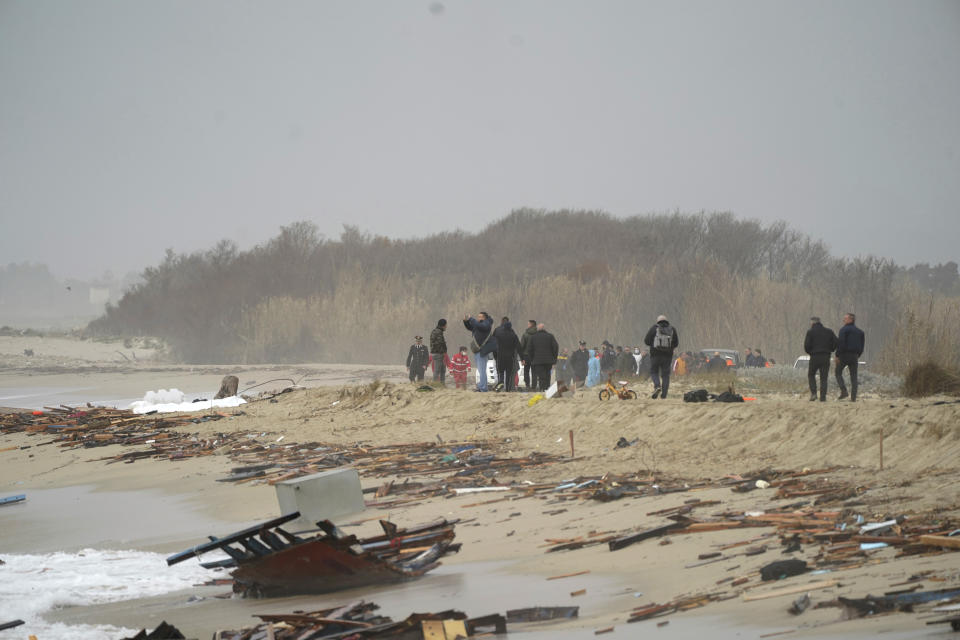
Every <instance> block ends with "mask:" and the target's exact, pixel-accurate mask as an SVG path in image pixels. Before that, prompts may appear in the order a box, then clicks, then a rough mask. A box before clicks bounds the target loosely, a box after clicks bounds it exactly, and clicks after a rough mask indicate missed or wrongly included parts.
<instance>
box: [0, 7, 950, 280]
mask: <svg viewBox="0 0 960 640" xmlns="http://www.w3.org/2000/svg"><path fill="white" fill-rule="evenodd" d="M958 34H960V3H957V2H953V1H936V2H935V1H924V2H917V3H909V4H907V3H899V2H882V1H881V2H872V1H866V0H859V1H850V2H840V3H836V2H807V3H793V2H776V1H774V2H765V1H759V0H758V1H750V2H729V3H722V4H721V3H713V2H705V1H704V2H689V3H683V4H673V3H666V4H663V3H653V2H628V1H617V2H613V1H611V2H589V3H588V2H561V1H556V2H553V1H549V2H548V1H546V0H543V1H537V2H533V1H531V2H508V1H505V0H504V1H496V0H491V1H488V2H483V3H466V2H455V1H450V2H443V3H440V2H406V1H397V2H391V3H376V4H374V3H357V2H339V1H338V2H321V3H317V2H285V3H282V4H272V3H271V4H268V3H256V2H247V3H235V2H230V3H228V2H222V1H216V2H213V1H211V2H186V1H179V2H178V1H174V2H165V3H125V2H119V1H103V0H101V1H93V2H86V3H63V2H52V1H43V0H41V1H35V2H18V1H16V0H0V82H2V86H3V87H4V95H3V98H2V99H0V141H2V144H0V217H2V222H3V233H2V234H0V256H2V263H3V264H6V263H10V262H24V261H30V262H36V263H43V264H47V265H49V267H50V269H51V270H52V271H53V272H54V273H55V274H56V275H57V276H58V277H61V278H67V277H77V278H93V277H97V276H99V275H100V274H102V273H103V272H104V271H105V270H111V271H113V272H114V273H115V274H116V275H117V276H118V277H119V276H123V275H124V274H125V273H128V272H130V271H137V272H139V271H141V270H142V269H143V268H144V267H147V266H150V265H154V264H156V263H157V262H159V261H160V260H161V259H162V257H163V253H164V251H165V250H166V249H167V248H168V247H169V248H172V249H174V250H175V251H177V252H178V253H181V252H191V251H196V250H202V249H206V248H210V247H212V246H213V245H214V244H215V243H216V242H217V241H218V240H220V239H222V238H229V239H231V240H234V241H235V242H237V244H238V245H239V246H240V247H241V248H243V249H246V248H249V247H252V246H253V245H256V244H259V243H262V242H264V241H266V240H267V239H269V238H270V237H272V236H274V235H276V233H277V232H278V231H279V228H280V226H282V225H285V224H289V223H291V222H295V221H298V220H310V221H313V222H315V223H316V224H317V225H318V227H319V229H320V231H321V232H322V233H324V234H325V235H326V236H328V237H331V238H337V237H339V235H340V231H341V229H342V226H343V225H344V224H350V225H356V226H358V227H359V228H360V229H361V230H363V231H369V232H370V233H373V234H379V235H386V236H389V237H403V238H407V237H415V236H426V235H430V234H433V233H437V232H441V231H451V230H454V229H457V228H460V229H463V230H466V231H470V232H476V231H479V230H480V229H482V228H483V227H484V226H486V225H487V224H489V223H490V222H492V221H494V220H496V219H499V218H502V217H503V216H505V215H507V214H508V213H509V212H510V211H511V210H512V209H516V208H520V207H533V208H543V209H549V210H554V209H562V208H569V209H596V210H603V211H606V212H609V213H611V214H613V215H616V216H620V217H625V216H631V215H637V214H647V213H662V212H668V211H674V210H679V211H681V212H690V213H695V212H699V211H701V210H704V211H707V212H712V211H731V212H733V213H734V214H735V215H736V216H738V217H740V218H749V219H756V220H759V221H761V222H764V223H768V222H771V221H774V220H785V221H786V222H787V223H788V224H789V225H790V226H791V227H792V228H794V229H797V230H799V231H802V232H804V233H807V234H809V235H810V236H811V237H812V238H814V239H823V240H824V241H825V243H826V244H827V245H829V247H830V249H831V250H832V251H833V252H834V253H835V254H836V255H839V256H849V257H853V256H857V255H866V254H873V255H877V256H882V257H888V258H892V259H893V260H895V261H896V262H898V263H899V264H901V265H904V266H909V265H912V264H914V263H916V262H930V263H939V262H946V261H949V260H954V261H960V249H958V248H957V246H956V245H957V238H960V180H958V178H957V177H958V176H960V118H958V116H957V114H958V113H960V74H958V73H957V69H958V68H960V38H958V37H957V35H958Z"/></svg>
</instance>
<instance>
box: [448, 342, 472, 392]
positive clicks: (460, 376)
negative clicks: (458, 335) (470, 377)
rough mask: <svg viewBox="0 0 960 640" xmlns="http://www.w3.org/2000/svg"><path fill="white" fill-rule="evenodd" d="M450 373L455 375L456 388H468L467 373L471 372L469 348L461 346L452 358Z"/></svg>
mask: <svg viewBox="0 0 960 640" xmlns="http://www.w3.org/2000/svg"><path fill="white" fill-rule="evenodd" d="M450 373H451V375H453V381H454V383H455V384H456V388H457V389H460V388H463V389H466V388H467V374H468V373H470V357H469V356H468V355H467V348H466V347H460V351H458V352H457V354H456V355H455V356H453V357H452V358H450Z"/></svg>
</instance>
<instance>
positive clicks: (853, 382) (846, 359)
mask: <svg viewBox="0 0 960 640" xmlns="http://www.w3.org/2000/svg"><path fill="white" fill-rule="evenodd" d="M856 323H857V316H856V315H855V314H852V313H846V314H844V316H843V326H842V327H841V328H840V332H839V334H837V333H834V332H833V329H828V328H827V327H825V326H823V323H822V322H820V318H818V317H816V316H814V317H812V318H810V329H809V330H807V335H806V337H805V338H804V340H803V350H804V351H806V352H807V355H809V356H810V363H809V365H808V366H807V381H808V382H809V383H810V401H811V402H813V401H815V400H816V399H817V376H819V377H820V394H819V398H820V402H825V401H826V400H827V380H828V379H829V377H830V357H831V356H833V361H834V366H835V368H834V371H835V373H836V377H837V386H838V387H840V395H839V396H838V398H837V399H838V400H843V399H844V398H848V397H849V398H850V402H856V400H857V386H858V384H857V382H858V381H857V368H858V366H859V364H860V356H861V355H863V349H864V346H865V343H866V335H865V334H864V333H863V330H862V329H860V327H858V326H857V324H856ZM844 369H849V370H850V393H847V385H846V384H844V381H843V371H844Z"/></svg>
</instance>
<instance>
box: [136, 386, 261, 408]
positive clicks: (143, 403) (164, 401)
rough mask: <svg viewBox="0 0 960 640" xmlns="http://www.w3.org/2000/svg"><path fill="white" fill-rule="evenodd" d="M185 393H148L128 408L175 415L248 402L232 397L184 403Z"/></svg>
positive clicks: (164, 390)
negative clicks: (180, 412)
mask: <svg viewBox="0 0 960 640" xmlns="http://www.w3.org/2000/svg"><path fill="white" fill-rule="evenodd" d="M183 396H184V394H183V392H182V391H180V390H179V389H170V390H169V391H168V390H166V389H160V390H159V391H148V392H147V393H146V394H145V395H144V396H143V400H137V401H136V402H133V403H131V404H130V406H129V407H128V408H129V409H130V410H131V411H133V412H134V413H149V412H151V411H156V412H157V413H173V412H176V411H206V410H208V409H212V408H214V407H218V408H221V407H238V406H240V405H241V404H246V402H247V401H246V400H244V399H243V398H241V397H240V396H231V397H229V398H220V399H219V400H203V401H201V402H184V401H183Z"/></svg>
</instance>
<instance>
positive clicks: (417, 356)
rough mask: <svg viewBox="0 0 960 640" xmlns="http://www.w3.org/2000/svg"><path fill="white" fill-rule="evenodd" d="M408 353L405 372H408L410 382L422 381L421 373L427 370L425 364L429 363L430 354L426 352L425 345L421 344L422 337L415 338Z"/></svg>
mask: <svg viewBox="0 0 960 640" xmlns="http://www.w3.org/2000/svg"><path fill="white" fill-rule="evenodd" d="M413 340H414V342H413V344H412V345H410V352H409V353H407V370H408V371H409V372H410V382H413V381H414V380H417V381H420V382H422V381H423V372H424V371H426V370H427V364H428V363H429V362H430V353H429V352H428V351H427V345H425V344H423V336H416V337H415V338H414V339H413Z"/></svg>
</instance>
